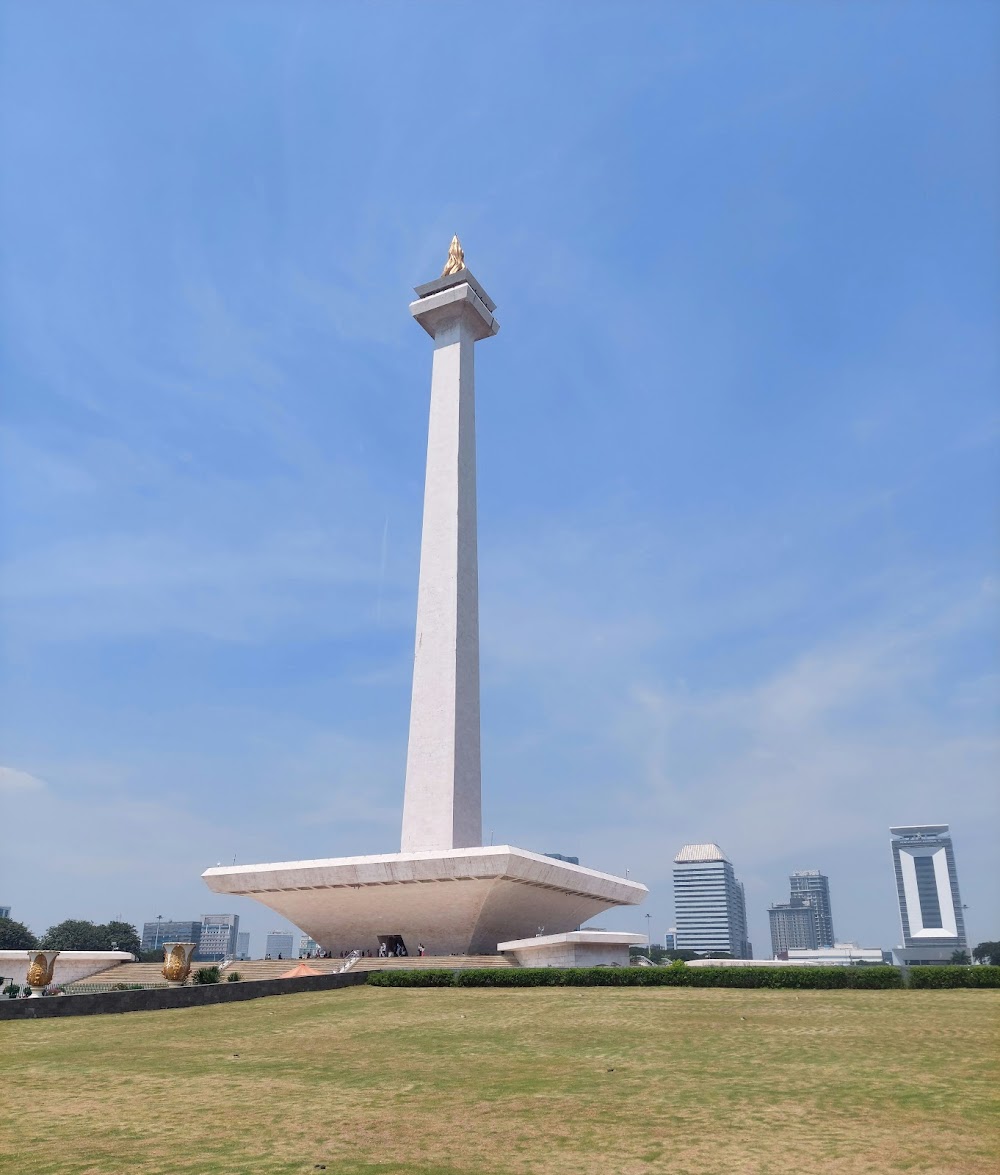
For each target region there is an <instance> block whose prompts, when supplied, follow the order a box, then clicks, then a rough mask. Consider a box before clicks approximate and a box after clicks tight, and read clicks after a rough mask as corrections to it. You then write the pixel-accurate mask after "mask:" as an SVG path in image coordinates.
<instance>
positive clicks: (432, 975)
mask: <svg viewBox="0 0 1000 1175" xmlns="http://www.w3.org/2000/svg"><path fill="white" fill-rule="evenodd" d="M368 982H369V983H370V984H371V985H372V986H373V987H454V985H455V972H454V971H431V970H427V971H369V972H368Z"/></svg>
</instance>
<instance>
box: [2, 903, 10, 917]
mask: <svg viewBox="0 0 1000 1175" xmlns="http://www.w3.org/2000/svg"><path fill="white" fill-rule="evenodd" d="M9 917H10V906H0V918H9Z"/></svg>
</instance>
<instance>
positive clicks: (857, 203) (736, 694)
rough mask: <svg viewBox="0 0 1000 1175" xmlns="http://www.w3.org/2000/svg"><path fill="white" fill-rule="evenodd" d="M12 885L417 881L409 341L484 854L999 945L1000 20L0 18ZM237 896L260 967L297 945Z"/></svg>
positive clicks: (46, 10)
mask: <svg viewBox="0 0 1000 1175" xmlns="http://www.w3.org/2000/svg"><path fill="white" fill-rule="evenodd" d="M0 12H2V30H0V31H2V36H0V45H2V48H0V57H2V60H0V153H2V154H0V167H2V174H3V181H2V183H0V241H2V250H3V254H2V279H0V281H2V285H0V342H2V347H0V352H2V353H0V384H2V388H3V408H2V417H0V441H2V461H3V465H2V473H0V479H2V480H0V494H2V504H0V510H2V514H0V561H2V566H0V639H2V664H3V670H2V672H3V677H2V682H0V708H2V713H0V764H2V766H0V813H2V816H0V901H3V902H4V903H5V904H6V903H7V902H9V903H10V904H11V905H12V906H13V908H14V914H15V916H17V917H21V918H23V919H24V920H26V921H28V922H29V923H30V924H31V925H32V926H33V927H34V928H35V929H36V930H39V931H41V930H43V929H44V928H45V926H47V925H48V924H49V923H51V922H54V921H56V920H58V919H61V918H63V917H69V916H79V917H89V918H94V919H96V920H100V921H103V920H105V919H106V918H109V917H113V916H117V915H119V914H120V915H122V916H124V917H126V918H128V919H129V920H134V921H136V922H139V923H141V922H142V921H143V920H144V919H147V918H152V917H155V915H156V914H160V913H162V914H163V915H165V916H168V917H174V918H181V917H191V916H197V915H199V914H201V913H205V912H210V911H212V912H214V911H217V910H220V909H221V907H220V905H219V901H218V899H217V898H215V897H214V896H213V895H210V894H209V893H208V891H207V890H206V889H205V888H204V887H203V885H202V883H201V882H200V880H199V874H200V872H201V870H202V869H203V868H204V867H205V866H207V865H214V864H216V863H217V862H225V861H231V860H232V859H233V857H234V856H235V857H236V858H237V859H238V860H239V861H241V862H249V861H253V860H283V859H289V858H311V857H322V856H335V855H340V854H347V853H353V852H366V851H367V852H380V851H392V850H394V849H396V848H397V847H398V836H399V819H400V809H401V800H402V784H403V772H404V766H405V751H406V726H407V715H408V706H409V674H410V667H411V660H412V640H413V637H412V631H413V623H414V616H415V604H416V600H415V597H416V579H417V561H418V542H419V530H420V510H421V492H422V476H423V461H424V446H425V443H426V426H427V406H428V388H429V372H430V351H429V345H428V340H427V338H426V336H425V335H424V333H423V331H421V330H420V329H419V328H418V327H417V326H415V325H414V324H413V323H412V321H411V320H410V317H409V314H408V311H407V303H408V301H409V299H410V297H411V287H412V286H413V285H414V284H416V283H418V282H421V281H426V280H429V279H430V278H432V277H434V276H436V274H437V273H438V272H439V270H440V267H441V264H442V263H443V260H444V255H445V252H446V250H447V245H448V241H449V239H450V237H451V234H452V233H453V232H458V233H459V234H460V235H461V237H462V240H463V243H464V245H465V249H466V254H467V258H468V261H469V264H470V266H471V268H472V270H473V271H474V272H475V274H476V276H477V277H478V278H479V279H480V281H482V282H483V284H484V285H485V287H486V288H487V290H488V291H489V292H490V294H491V295H492V296H493V298H494V299H495V300H496V302H497V305H498V310H497V315H498V317H499V319H500V322H501V324H502V330H501V333H500V335H499V336H498V337H497V338H496V339H495V340H490V341H488V342H485V343H483V344H480V346H479V348H478V370H477V392H478V405H477V415H478V427H479V481H480V486H479V492H480V579H481V623H482V645H483V650H482V675H483V755H484V763H483V773H484V820H485V823H486V827H487V830H488V831H491V832H492V833H493V835H494V837H495V840H496V841H497V843H501V842H505V841H506V842H510V843H514V844H518V845H522V846H524V847H526V848H534V849H537V850H541V851H561V852H564V853H577V854H579V856H580V857H581V860H582V861H583V863H584V864H588V865H592V866H594V867H596V868H600V869H606V870H609V871H612V872H620V871H623V870H624V869H626V868H628V869H629V870H630V872H631V875H632V876H633V877H636V878H639V879H641V880H643V881H645V882H646V883H647V884H648V885H649V886H650V889H651V895H650V898H649V899H648V902H647V903H646V905H645V907H644V908H643V909H642V910H641V911H640V912H639V913H636V912H634V911H633V912H619V913H617V914H614V915H608V916H607V917H605V918H603V919H601V921H602V923H604V924H606V925H613V926H631V925H634V924H635V923H636V922H637V921H639V922H641V923H643V928H644V925H645V923H646V921H647V920H646V919H645V918H644V917H642V914H644V913H645V912H647V911H648V912H649V913H650V914H651V918H650V919H649V923H650V927H651V929H652V931H653V932H654V933H655V934H661V933H662V931H663V930H665V929H666V928H667V927H668V926H669V925H671V923H672V896H671V888H670V871H671V862H672V857H673V855H674V853H675V852H676V851H677V849H678V848H679V847H680V846H681V845H682V844H683V843H685V842H686V841H702V840H715V841H717V842H718V843H720V844H721V845H722V846H723V848H724V849H725V850H726V852H727V853H728V854H729V856H730V857H731V858H732V860H733V862H734V864H735V866H736V870H737V873H738V875H739V876H741V877H742V878H743V879H744V881H745V882H746V887H747V899H748V905H749V913H750V924H751V932H752V937H753V939H754V942H755V944H756V947H757V953H758V954H766V952H767V949H768V936H767V917H766V908H767V905H768V903H769V902H772V901H779V900H784V899H785V898H786V897H787V881H786V875H787V873H788V872H789V871H790V870H792V869H795V868H814V867H819V868H822V869H823V870H824V871H826V872H827V873H828V874H829V876H830V878H831V887H832V893H833V904H834V918H835V924H836V928H837V931H838V934H839V935H840V936H841V937H847V938H852V939H855V940H859V941H861V942H863V943H864V944H866V945H881V946H890V945H893V944H895V943H896V942H897V941H898V933H899V931H898V919H897V916H896V912H895V906H894V889H893V878H892V870H891V863H890V856H889V850H888V831H887V830H888V826H889V825H890V824H893V823H909V822H924V821H928V822H932V821H934V822H936V821H948V822H950V823H951V825H952V828H953V833H954V836H955V843H956V853H957V859H958V866H959V876H960V881H961V884H962V889H963V899H964V901H965V902H966V903H967V904H968V905H969V907H970V909H969V911H968V922H969V928H970V934H971V935H972V937H973V941H977V940H978V939H980V938H986V937H991V938H996V937H997V935H998V931H1000V920H998V919H1000V912H998V900H997V899H998V895H997V885H996V843H997V831H998V830H997V789H996V780H997V777H998V767H1000V745H998V744H1000V739H998V721H997V700H998V692H1000V691H998V685H1000V671H998V665H997V660H996V637H997V635H998V633H997V627H998V625H997V594H998V584H1000V576H998V560H997V547H996V534H995V530H994V520H995V517H996V511H997V506H998V496H1000V495H998V480H997V447H998V439H1000V413H998V411H997V399H996V389H997V386H998V384H997V375H998V372H997V367H998V328H997V323H998V309H1000V305H998V303H1000V297H998V282H997V244H998V227H1000V225H998V219H1000V215H998V209H1000V200H998V197H1000V167H998V163H1000V158H998V156H1000V151H998V142H1000V138H998V136H997V133H996V132H997V126H996V110H997V97H998V88H1000V85H998V83H1000V77H998V66H997V60H996V56H995V53H994V52H993V46H994V45H995V44H996V38H997V34H998V31H1000V29H998V25H1000V17H998V13H997V10H996V8H995V7H993V6H990V5H986V4H982V5H979V4H967V3H958V4H949V5H945V4H932V5H925V4H920V3H906V4H861V3H858V4H822V3H813V4H806V5H800V4H791V3H789V4H777V3H774V4H762V3H756V4H749V3H741V4H736V5H725V4H713V3H708V4H694V3H690V4H667V3H662V4H638V3H634V4H625V5H616V6H610V5H606V4H588V3H584V4H557V3H547V4H543V5H534V4H512V5H508V6H505V7H504V8H503V9H502V10H499V9H486V8H482V7H479V6H475V5H458V4H450V3H443V2H442V3H435V4H433V5H411V4H381V5H375V4H350V3H340V4H328V3H315V4H310V3H302V2H298V3H291V4H287V3H286V4H281V3H277V2H275V3H267V4H264V3H259V4H254V3H246V2H241V3H238V4H237V3H223V2H217V3H214V4H212V5H202V4H193V3H191V4H183V3H182V4H173V5H170V6H167V7H164V6H162V5H155V4H125V3H106V4H101V3H89V4H86V5H81V4H71V3H66V4H54V3H44V2H42V3H36V4H32V5H26V4H18V3H7V4H5V5H3V7H2V10H0ZM239 905H240V908H239V910H238V912H239V913H240V915H241V917H242V918H243V920H244V924H245V926H246V927H247V928H250V929H252V930H253V931H254V932H255V935H256V941H255V946H257V948H258V949H259V948H260V947H262V945H263V940H262V939H261V938H260V937H259V935H260V932H262V931H264V930H266V929H269V928H270V927H271V926H272V925H277V922H278V920H277V919H275V918H274V917H273V916H272V915H270V914H268V913H267V912H266V911H263V910H258V908H257V907H256V906H255V905H254V904H252V903H249V902H247V903H240V904H239Z"/></svg>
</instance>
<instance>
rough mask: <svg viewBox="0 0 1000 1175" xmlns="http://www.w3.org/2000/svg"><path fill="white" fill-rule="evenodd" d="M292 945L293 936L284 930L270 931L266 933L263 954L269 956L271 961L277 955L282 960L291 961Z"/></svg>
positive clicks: (293, 942)
mask: <svg viewBox="0 0 1000 1175" xmlns="http://www.w3.org/2000/svg"><path fill="white" fill-rule="evenodd" d="M294 944H295V938H294V936H293V935H291V934H288V933H286V932H285V931H284V930H272V931H270V932H269V933H268V936H267V941H266V942H265V943H264V954H265V955H270V956H271V958H272V959H276V958H277V957H278V956H279V955H281V957H282V958H283V959H291V958H292V957H293V956H292V951H293V949H294Z"/></svg>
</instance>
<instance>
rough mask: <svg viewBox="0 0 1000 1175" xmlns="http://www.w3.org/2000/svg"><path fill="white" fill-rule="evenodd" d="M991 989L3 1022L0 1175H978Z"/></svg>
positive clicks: (490, 1002) (994, 1013) (413, 996)
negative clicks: (662, 1174) (318, 1173)
mask: <svg viewBox="0 0 1000 1175" xmlns="http://www.w3.org/2000/svg"><path fill="white" fill-rule="evenodd" d="M998 1021H1000V992H994V991H942V992H920V991H884V992H849V991H832V992H806V991H804V992H783V991H727V990H711V989H684V988H648V989H642V988H639V989H635V988H583V989H579V988H577V989H573V988H557V989H551V988H528V989H520V990H519V989H509V990H490V989H461V988H446V989H439V990H421V989H392V988H384V989H379V988H366V987H361V988H351V989H347V990H344V991H331V992H322V993H315V994H309V995H294V996H283V997H279V998H272V999H262V1000H256V1001H253V1002H250V1003H241V1004H228V1005H222V1006H218V1007H205V1008H190V1009H184V1010H178V1011H170V1012H156V1013H132V1014H128V1015H122V1016H95V1017H85V1018H80V1019H69V1020H39V1021H16V1022H6V1023H0V1061H2V1064H0V1071H2V1073H3V1078H4V1088H3V1094H2V1102H0V1171H3V1172H7V1171H10V1172H15V1171H17V1172H30V1173H31V1175H97V1173H101V1175H104V1173H114V1175H117V1173H119V1172H137V1173H141V1175H147V1173H160V1172H163V1173H166V1172H170V1173H174V1172H197V1173H199V1175H214V1173H216V1172H226V1173H244V1172H246V1173H258V1172H260V1173H263V1172H267V1173H268V1175H292V1173H296V1175H297V1173H299V1172H312V1171H315V1170H317V1169H318V1165H319V1164H326V1170H327V1171H331V1172H344V1173H362V1172H364V1173H370V1172H399V1173H403V1172H410V1173H417V1172H419V1173H422V1175H427V1173H430V1172H442V1173H453V1175H458V1173H461V1175H507V1173H514V1172H555V1173H560V1175H561V1173H566V1175H569V1173H573V1175H576V1173H581V1175H589V1173H591V1172H592V1173H594V1175H597V1173H601V1175H605V1173H608V1172H633V1171H634V1172H656V1171H669V1172H672V1173H674V1175H685V1173H690V1175H715V1173H717V1172H726V1173H730V1172H737V1173H742V1172H773V1173H774V1175H785V1173H787V1172H834V1171H836V1172H838V1173H844V1175H854V1173H856V1172H885V1171H889V1172H892V1171H907V1172H940V1173H942V1175H944V1173H947V1175H964V1173H969V1175H972V1173H977V1175H978V1173H982V1175H987V1173H989V1175H995V1173H996V1171H997V1159H996V1156H997V1154H998V1152H1000V1139H998V1128H997V1122H998V1115H997V1111H998V1089H1000V1080H998V1078H1000V1072H998V1070H1000V1063H998V1056H1000V1050H998V1048H997V1043H998V1042H997V1036H998V1032H997V1029H998Z"/></svg>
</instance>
